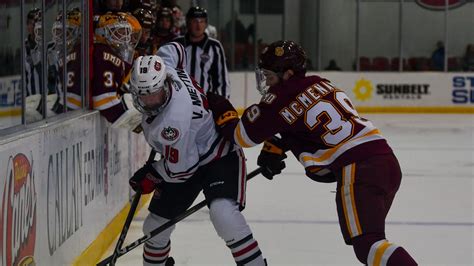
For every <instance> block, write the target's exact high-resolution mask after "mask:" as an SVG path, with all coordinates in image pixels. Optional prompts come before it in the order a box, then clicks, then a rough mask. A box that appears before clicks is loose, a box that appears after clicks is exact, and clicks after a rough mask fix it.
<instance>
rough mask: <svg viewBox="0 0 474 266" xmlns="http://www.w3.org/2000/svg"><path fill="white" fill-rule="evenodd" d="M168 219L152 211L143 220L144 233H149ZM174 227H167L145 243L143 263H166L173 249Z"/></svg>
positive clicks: (160, 264) (162, 264)
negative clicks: (171, 238) (171, 240)
mask: <svg viewBox="0 0 474 266" xmlns="http://www.w3.org/2000/svg"><path fill="white" fill-rule="evenodd" d="M168 221H169V220H168V219H165V218H163V217H160V216H158V215H156V214H153V213H150V214H148V216H147V217H146V219H145V221H144V222H143V233H144V234H148V233H150V232H151V231H153V230H154V229H156V228H158V227H159V226H161V225H163V224H164V223H166V222H168ZM174 228H175V226H172V227H170V228H168V229H166V230H165V231H163V232H161V233H160V234H158V235H156V236H155V237H153V238H151V239H150V240H148V241H147V242H146V243H145V245H144V246H143V265H145V266H148V265H155V266H156V265H159V266H164V265H166V264H165V263H166V259H167V258H168V256H169V253H170V249H171V245H170V243H171V242H170V236H171V232H172V231H173V230H174Z"/></svg>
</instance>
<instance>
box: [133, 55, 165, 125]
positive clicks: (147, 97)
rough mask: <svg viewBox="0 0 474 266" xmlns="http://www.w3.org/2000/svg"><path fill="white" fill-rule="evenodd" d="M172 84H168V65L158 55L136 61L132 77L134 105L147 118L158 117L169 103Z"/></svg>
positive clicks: (142, 57) (141, 57) (143, 57)
mask: <svg viewBox="0 0 474 266" xmlns="http://www.w3.org/2000/svg"><path fill="white" fill-rule="evenodd" d="M169 86H170V84H169V83H168V82H167V75H166V65H165V64H164V62H163V59H162V58H161V57H159V56H157V55H147V56H140V57H138V58H137V59H135V62H134V63H133V68H132V74H131V77H130V92H131V93H132V97H133V105H134V106H135V108H137V110H138V111H140V112H141V113H143V114H145V115H147V116H156V115H158V114H159V113H160V112H161V111H162V110H163V108H165V106H166V104H167V103H168V101H169V98H170V96H171V94H170V87H169Z"/></svg>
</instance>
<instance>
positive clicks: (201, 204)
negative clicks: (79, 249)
mask: <svg viewBox="0 0 474 266" xmlns="http://www.w3.org/2000/svg"><path fill="white" fill-rule="evenodd" d="M261 172H262V168H261V167H259V168H257V169H255V170H253V171H252V172H251V173H250V174H248V175H247V180H250V179H252V178H253V177H255V176H257V175H259V174H260V173H261ZM204 206H206V200H203V201H201V202H199V203H198V204H196V205H194V206H193V207H191V208H189V209H188V210H187V211H185V212H183V213H182V214H180V215H178V216H176V217H175V218H173V219H171V220H169V221H168V222H166V223H164V224H162V225H161V226H160V227H158V228H156V229H154V230H153V231H151V232H150V233H148V234H146V235H144V236H142V237H141V238H139V239H137V240H136V241H135V242H133V243H131V244H129V245H128V246H126V247H124V248H123V249H121V250H119V251H118V252H117V257H116V258H119V257H121V256H123V255H124V254H126V253H128V252H129V251H131V250H132V249H135V248H136V247H138V246H140V245H141V244H143V243H145V242H146V241H148V240H149V239H150V238H152V237H154V236H156V235H158V234H159V233H161V232H163V231H165V230H166V229H168V228H170V227H171V226H173V225H174V224H176V223H178V222H179V221H181V220H183V219H184V218H186V217H188V216H189V215H191V214H193V213H195V212H197V211H198V210H199V209H201V208H202V207H204ZM114 255H115V253H114ZM111 261H112V256H109V257H107V258H105V259H104V260H102V261H101V262H99V263H98V264H97V265H107V264H108V263H109V262H111Z"/></svg>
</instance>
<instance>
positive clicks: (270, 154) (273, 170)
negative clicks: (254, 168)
mask: <svg viewBox="0 0 474 266" xmlns="http://www.w3.org/2000/svg"><path fill="white" fill-rule="evenodd" d="M279 142H280V140H279V139H278V138H276V137H273V138H272V139H270V140H267V141H265V142H264V143H263V148H262V151H261V152H260V155H259V156H258V159H257V165H258V166H260V167H262V175H263V176H264V177H266V178H267V179H269V180H272V179H273V176H275V175H278V174H281V170H283V169H285V167H286V164H285V162H284V161H283V160H284V159H286V154H285V151H284V149H283V148H282V147H280V146H278V144H279Z"/></svg>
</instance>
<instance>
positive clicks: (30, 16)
mask: <svg viewBox="0 0 474 266" xmlns="http://www.w3.org/2000/svg"><path fill="white" fill-rule="evenodd" d="M25 10H26V12H27V17H26V18H25V19H26V21H25V22H26V23H25V26H26V35H27V37H26V40H24V44H25V49H24V59H25V60H24V66H25V69H24V72H25V73H24V74H25V83H24V86H25V90H26V95H25V96H26V99H25V119H26V123H33V122H36V121H39V120H41V119H43V115H44V113H45V109H46V107H45V104H44V101H43V95H44V86H43V84H44V82H43V80H44V75H43V74H44V73H43V68H44V67H45V65H44V60H43V51H44V50H45V49H44V46H45V45H46V43H47V42H46V40H45V39H44V31H43V24H42V20H43V17H44V16H43V15H44V14H43V13H44V12H43V11H42V10H41V2H39V3H27V4H26V5H25Z"/></svg>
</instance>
